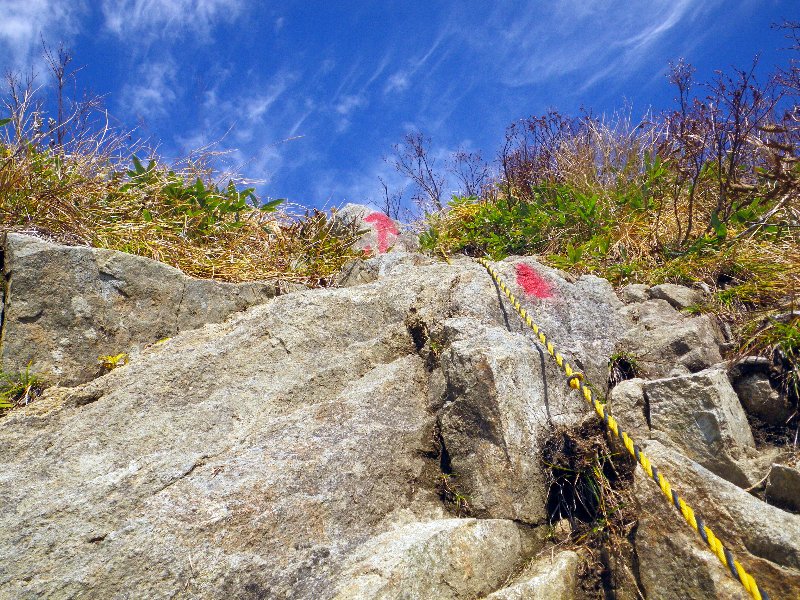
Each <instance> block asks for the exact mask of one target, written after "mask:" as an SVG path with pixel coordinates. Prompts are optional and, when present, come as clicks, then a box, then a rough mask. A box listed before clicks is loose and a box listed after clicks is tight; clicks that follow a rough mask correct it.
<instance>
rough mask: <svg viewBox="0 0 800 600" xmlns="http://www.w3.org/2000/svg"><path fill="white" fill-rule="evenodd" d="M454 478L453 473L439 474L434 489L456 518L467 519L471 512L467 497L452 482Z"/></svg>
mask: <svg viewBox="0 0 800 600" xmlns="http://www.w3.org/2000/svg"><path fill="white" fill-rule="evenodd" d="M455 478H456V476H455V475H454V474H453V473H440V474H439V475H437V476H436V489H437V490H438V492H439V497H440V498H441V499H442V500H443V501H444V502H445V503H446V504H448V505H449V506H451V507H452V508H453V510H454V511H455V513H456V516H458V517H468V516H469V514H470V511H471V510H472V507H471V506H470V500H469V496H467V495H466V494H464V493H463V492H462V491H461V490H460V489H459V486H458V484H457V483H456V482H455V481H454V479H455Z"/></svg>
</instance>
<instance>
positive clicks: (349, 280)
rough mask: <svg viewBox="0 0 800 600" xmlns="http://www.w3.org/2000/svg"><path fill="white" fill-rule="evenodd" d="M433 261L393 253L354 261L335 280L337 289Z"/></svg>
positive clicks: (421, 256) (417, 255) (398, 252)
mask: <svg viewBox="0 0 800 600" xmlns="http://www.w3.org/2000/svg"><path fill="white" fill-rule="evenodd" d="M434 262H435V261H434V260H433V259H431V258H429V257H426V256H423V255H422V254H414V253H409V252H402V251H399V250H398V251H393V252H388V253H385V254H378V255H377V256H374V257H372V258H367V259H361V258H357V259H355V260H352V261H350V262H349V263H347V264H346V265H345V266H344V267H343V268H342V271H341V273H339V275H338V276H337V278H336V285H338V286H339V287H351V286H354V285H361V284H364V283H371V282H373V281H376V280H378V279H380V278H381V277H385V276H386V275H389V274H390V273H392V272H393V271H394V270H395V269H396V268H397V267H399V266H401V265H404V266H406V267H407V266H420V265H429V264H433V263H434Z"/></svg>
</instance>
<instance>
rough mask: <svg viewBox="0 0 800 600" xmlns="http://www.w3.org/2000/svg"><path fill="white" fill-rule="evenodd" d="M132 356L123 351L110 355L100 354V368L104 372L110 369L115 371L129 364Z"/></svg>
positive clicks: (98, 358)
mask: <svg viewBox="0 0 800 600" xmlns="http://www.w3.org/2000/svg"><path fill="white" fill-rule="evenodd" d="M129 360H130V357H129V356H128V355H127V354H126V353H125V352H121V353H120V354H114V355H110V354H109V355H108V356H98V357H97V362H99V363H100V368H101V369H102V370H103V372H104V373H108V372H109V371H113V370H114V369H116V368H117V367H122V366H125V365H127V364H128V361H129Z"/></svg>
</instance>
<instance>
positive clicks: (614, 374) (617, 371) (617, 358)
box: [608, 352, 641, 389]
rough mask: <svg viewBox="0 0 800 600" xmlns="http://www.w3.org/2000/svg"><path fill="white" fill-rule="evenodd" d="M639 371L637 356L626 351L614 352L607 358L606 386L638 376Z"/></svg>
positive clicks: (609, 386) (611, 386) (612, 385)
mask: <svg viewBox="0 0 800 600" xmlns="http://www.w3.org/2000/svg"><path fill="white" fill-rule="evenodd" d="M640 372H641V368H640V367H639V363H638V361H637V358H636V357H635V356H633V355H632V354H629V353H627V352H615V353H614V354H612V355H611V358H610V359H609V360H608V388H609V389H611V388H613V387H614V386H616V385H617V384H618V383H620V382H622V381H625V380H627V379H633V378H634V377H638V376H639V374H640Z"/></svg>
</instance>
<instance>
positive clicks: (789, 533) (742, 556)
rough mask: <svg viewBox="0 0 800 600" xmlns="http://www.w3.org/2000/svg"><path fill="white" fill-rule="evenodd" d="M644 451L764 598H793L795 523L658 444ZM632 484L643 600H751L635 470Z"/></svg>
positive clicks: (798, 579) (797, 556)
mask: <svg viewBox="0 0 800 600" xmlns="http://www.w3.org/2000/svg"><path fill="white" fill-rule="evenodd" d="M644 450H645V452H646V454H647V456H648V458H650V460H651V461H652V464H653V465H655V466H656V467H657V468H658V469H659V471H661V473H663V474H664V475H665V476H667V478H668V479H669V481H670V483H671V484H672V487H673V489H675V490H676V491H677V492H678V493H679V494H680V495H681V497H682V498H683V499H684V500H685V501H686V503H687V504H688V505H689V506H691V507H692V509H693V510H694V511H695V513H696V514H700V515H702V517H703V519H704V521H705V524H706V525H707V526H708V527H710V528H711V529H712V530H713V531H714V532H715V534H716V535H717V536H718V537H719V538H720V539H721V540H722V542H723V544H725V546H726V547H727V548H728V549H729V550H731V551H732V552H733V554H734V557H735V558H736V560H738V561H740V562H741V563H742V565H743V566H744V567H745V568H746V569H747V570H748V572H749V573H750V574H751V575H753V576H754V577H755V579H756V581H757V582H758V584H759V585H760V586H761V587H762V588H763V589H765V590H766V591H767V592H768V593H769V595H770V597H771V598H794V597H796V592H797V590H798V589H800V516H798V515H792V514H789V513H786V512H784V511H781V510H780V509H778V508H776V507H774V506H768V505H767V504H765V503H764V502H762V501H761V500H759V499H758V498H755V497H754V496H752V495H750V494H749V493H747V492H746V491H744V490H742V489H740V488H738V487H737V486H735V485H733V484H731V483H729V482H728V481H725V480H724V479H722V478H720V477H717V476H716V475H714V474H713V473H711V472H710V471H708V470H707V469H705V468H704V467H702V466H701V465H699V464H697V463H695V462H693V461H691V460H689V459H688V458H686V457H685V456H682V455H681V454H679V453H678V452H676V451H674V450H671V449H669V448H666V447H665V446H663V445H662V444H660V443H658V442H655V441H650V442H647V443H646V444H645V446H644ZM634 483H635V492H636V498H637V501H638V503H639V505H640V506H639V510H638V515H639V526H638V527H637V529H636V537H635V546H636V554H637V556H638V560H639V576H640V580H641V582H642V586H643V588H644V590H643V591H644V593H645V595H646V597H647V598H648V600H650V599H662V598H664V599H667V598H688V599H697V600H701V599H705V598H736V599H741V600H745V599H748V598H750V597H751V596H750V595H749V594H748V593H747V592H746V591H745V590H744V588H743V587H742V586H741V584H739V583H738V582H737V581H736V580H734V579H733V578H732V577H731V576H730V572H729V571H728V569H727V567H726V566H725V565H723V564H722V563H721V562H720V561H719V560H718V559H717V557H716V556H715V555H714V554H713V553H712V552H711V551H710V550H709V549H708V547H707V546H706V545H705V544H704V543H703V541H702V539H701V538H700V536H699V535H698V534H696V533H695V532H694V531H692V529H691V527H690V526H689V525H688V524H686V522H685V521H684V520H683V518H682V516H681V515H680V513H679V512H678V511H677V510H676V509H675V508H674V506H672V504H671V502H670V501H668V500H666V499H665V498H664V496H663V494H662V493H661V490H660V489H659V488H658V486H657V485H656V484H655V483H654V482H653V481H652V480H651V479H649V478H648V477H646V476H645V475H644V473H643V472H642V470H641V469H638V468H637V470H636V475H635V478H634Z"/></svg>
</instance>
